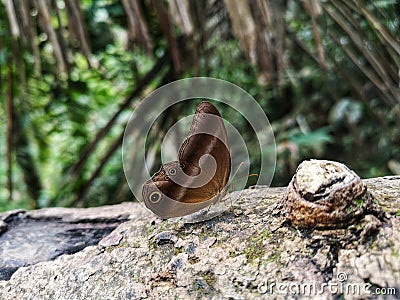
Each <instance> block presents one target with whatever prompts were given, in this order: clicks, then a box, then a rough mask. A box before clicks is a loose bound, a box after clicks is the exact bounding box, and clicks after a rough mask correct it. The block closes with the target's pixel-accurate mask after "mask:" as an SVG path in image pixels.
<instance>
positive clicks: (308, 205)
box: [284, 160, 376, 228]
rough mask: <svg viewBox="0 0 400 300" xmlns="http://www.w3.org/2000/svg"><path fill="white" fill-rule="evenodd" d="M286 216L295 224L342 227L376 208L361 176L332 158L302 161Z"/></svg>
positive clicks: (292, 184)
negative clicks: (330, 159)
mask: <svg viewBox="0 0 400 300" xmlns="http://www.w3.org/2000/svg"><path fill="white" fill-rule="evenodd" d="M284 203H285V206H286V207H285V209H286V216H287V218H288V219H289V220H290V222H291V223H292V225H294V226H296V227H303V228H341V227H346V226H348V225H350V224H352V223H354V222H355V221H357V220H358V219H360V218H361V217H362V216H363V215H364V214H365V213H366V212H367V211H372V210H375V209H376V206H375V204H374V203H373V197H372V195H371V194H370V193H368V192H367V187H366V185H365V184H364V183H363V182H362V181H361V179H360V177H359V176H358V175H357V174H356V173H355V172H353V171H352V170H350V169H349V168H348V167H346V166H345V165H344V164H341V163H338V162H335V161H329V160H308V161H304V162H302V163H301V164H300V165H299V166H298V168H297V170H296V173H295V174H294V176H293V178H292V180H291V181H290V183H289V185H288V188H287V193H286V196H285V200H284Z"/></svg>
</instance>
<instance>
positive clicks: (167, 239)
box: [0, 176, 400, 299]
mask: <svg viewBox="0 0 400 300" xmlns="http://www.w3.org/2000/svg"><path fill="white" fill-rule="evenodd" d="M365 182H366V184H367V186H368V189H369V190H370V191H371V192H372V193H374V195H375V197H376V200H377V201H378V203H379V205H380V206H381V207H382V208H383V209H384V210H385V211H386V213H387V214H388V215H389V216H390V218H389V220H388V221H387V222H385V223H382V222H381V221H379V220H378V219H377V218H375V217H374V216H372V215H367V216H365V217H364V218H363V219H361V220H360V221H359V222H357V223H356V224H353V225H351V226H349V227H347V228H342V229H331V230H312V229H308V230H299V229H295V228H293V227H291V226H290V225H288V224H287V223H286V222H285V219H284V218H283V216H282V215H281V213H280V207H279V205H277V203H279V200H281V199H282V197H283V196H284V193H285V188H271V189H267V188H262V187H260V188H255V189H248V190H245V191H244V192H243V193H242V195H241V197H240V199H239V200H238V201H237V202H235V203H234V207H233V209H231V210H227V211H226V212H224V213H223V214H221V215H220V216H218V217H214V218H212V219H210V220H207V221H203V222H200V223H195V224H184V223H179V222H172V221H169V220H166V221H162V220H160V219H158V218H157V217H156V216H155V215H153V214H151V213H150V212H148V211H146V210H145V209H144V208H143V207H142V206H141V205H140V204H135V203H129V204H121V205H119V206H115V209H114V210H113V211H114V219H115V211H119V212H120V213H122V212H123V213H124V214H129V216H128V219H129V220H128V221H126V220H125V221H124V222H123V223H122V224H120V225H119V226H118V227H117V228H116V229H115V230H114V231H113V232H112V233H111V234H109V235H107V236H106V237H104V238H103V239H102V240H101V241H100V242H99V243H98V244H97V245H94V246H88V247H86V248H84V249H83V250H80V251H78V252H76V253H74V254H64V255H61V256H59V257H57V258H55V259H53V260H48V261H42V262H39V263H36V264H33V265H31V266H28V267H21V268H19V269H18V270H17V271H16V272H15V273H14V274H13V275H12V276H11V278H10V279H9V280H4V281H0V299H140V298H143V299H144V298H151V299H196V298H198V299H210V298H215V299H229V298H231V299H253V298H265V299H287V298H289V299H290V298H293V299H310V298H313V297H314V298H315V299H355V298H358V299H365V298H369V299H381V298H382V299H384V298H385V299H398V298H400V257H399V249H400V219H399V217H398V215H399V210H400V177H394V176H393V177H383V178H374V179H368V180H366V181H365ZM96 209H97V210H99V209H100V210H101V208H96ZM108 209H109V208H108ZM91 210H93V209H82V210H79V211H80V213H81V214H84V212H86V213H88V212H90V211H91ZM71 212H72V211H71ZM73 212H76V210H74V211H73ZM98 212H99V211H98ZM28 213H33V214H36V217H37V218H40V217H41V216H45V215H46V210H41V212H39V211H34V212H28ZM47 215H48V213H47ZM4 218H6V214H1V215H0V220H4ZM124 218H126V215H124ZM88 222H90V220H89V221H88ZM43 230H46V229H45V228H44V229H43ZM44 247H45V245H44ZM21 251H23V249H21ZM341 285H342V287H346V286H349V285H352V286H360V288H361V292H360V295H357V296H355V295H354V294H353V293H352V291H350V292H346V291H345V290H344V292H340V290H339V292H338V293H331V291H334V289H333V290H331V291H330V290H329V287H332V286H336V287H340V286H341ZM302 287H303V289H301V288H302ZM278 288H279V290H278ZM307 288H314V289H315V290H316V295H314V291H313V290H312V291H311V292H312V293H313V294H312V295H311V296H310V295H309V294H308V292H309V291H308V290H307ZM365 288H366V289H367V290H369V291H370V292H371V293H374V292H377V291H380V292H381V294H382V291H386V293H393V291H394V292H396V295H391V296H388V295H386V296H379V295H373V294H370V295H367V294H365V291H366V290H365ZM389 288H393V289H394V290H389ZM321 289H324V293H323V294H319V290H321ZM379 289H381V290H379ZM382 289H386V290H382ZM356 292H357V291H356Z"/></svg>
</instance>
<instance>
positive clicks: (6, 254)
mask: <svg viewBox="0 0 400 300" xmlns="http://www.w3.org/2000/svg"><path fill="white" fill-rule="evenodd" d="M86 221H87V220H84V222H74V223H69V222H63V221H62V220H61V219H60V218H54V217H52V218H42V219H33V218H30V217H29V216H27V215H26V214H25V213H18V214H14V215H10V216H8V217H7V218H5V219H4V222H5V223H6V224H7V229H6V230H5V231H4V232H2V233H1V234H0V280H9V279H10V278H11V276H12V274H13V273H14V272H15V271H16V270H17V269H18V268H19V267H22V266H30V265H34V264H36V263H38V262H41V261H48V260H53V259H55V258H56V257H58V256H60V255H62V254H73V253H76V252H78V251H81V250H82V249H84V248H85V247H87V246H92V245H96V244H97V243H98V242H99V241H100V240H101V239H102V238H103V237H105V236H106V235H108V234H110V232H111V231H113V230H114V229H115V228H116V227H117V226H118V225H119V224H120V223H121V222H122V221H121V220H117V219H108V220H106V219H104V221H105V222H97V221H98V220H95V221H94V222H92V223H89V222H86Z"/></svg>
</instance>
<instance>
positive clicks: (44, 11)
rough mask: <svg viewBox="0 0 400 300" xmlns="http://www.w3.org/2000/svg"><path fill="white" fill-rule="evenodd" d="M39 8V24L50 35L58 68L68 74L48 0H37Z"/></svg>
mask: <svg viewBox="0 0 400 300" xmlns="http://www.w3.org/2000/svg"><path fill="white" fill-rule="evenodd" d="M35 2H36V5H37V7H38V10H39V12H40V16H41V18H40V20H41V22H39V24H40V25H41V27H42V29H43V31H44V32H46V33H47V35H48V36H49V40H50V43H51V45H52V46H53V51H54V56H55V58H56V62H57V68H58V71H59V72H60V73H64V74H67V76H68V75H69V74H68V67H67V63H66V62H65V60H64V56H63V54H62V49H61V45H60V43H59V41H58V38H57V34H56V32H55V30H54V28H53V26H52V24H51V16H50V11H49V8H48V6H47V2H46V1H45V0H35Z"/></svg>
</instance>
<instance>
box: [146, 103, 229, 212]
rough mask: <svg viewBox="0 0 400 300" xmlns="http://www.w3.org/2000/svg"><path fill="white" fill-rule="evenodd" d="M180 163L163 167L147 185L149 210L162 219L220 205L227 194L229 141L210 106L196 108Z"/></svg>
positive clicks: (203, 105)
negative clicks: (215, 204)
mask: <svg viewBox="0 0 400 300" xmlns="http://www.w3.org/2000/svg"><path fill="white" fill-rule="evenodd" d="M178 159H179V160H178V161H172V162H169V163H166V164H164V165H162V166H161V168H160V170H159V171H157V172H156V173H155V174H154V175H153V176H152V177H151V178H150V179H149V180H148V181H146V182H145V183H144V184H143V189H142V195H143V199H144V203H145V205H146V207H147V208H149V209H150V210H152V211H153V212H154V213H156V214H157V215H159V216H160V217H162V218H171V217H179V216H184V215H188V214H191V213H194V212H196V211H198V210H200V209H202V208H205V207H207V206H209V205H211V204H212V203H214V202H216V201H218V200H219V199H220V198H221V197H222V195H223V194H224V193H225V191H226V185H227V183H228V180H229V175H230V171H231V158H230V153H229V145H228V137H227V133H226V128H225V125H224V123H223V120H222V118H221V116H220V114H219V112H218V110H217V109H216V108H215V107H214V106H213V105H212V104H211V103H210V102H202V103H200V104H199V105H198V107H197V108H196V112H195V114H194V117H193V121H192V125H191V127H190V130H189V134H188V137H187V138H186V139H185V140H184V142H183V144H182V145H181V147H180V149H179V155H178Z"/></svg>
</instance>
